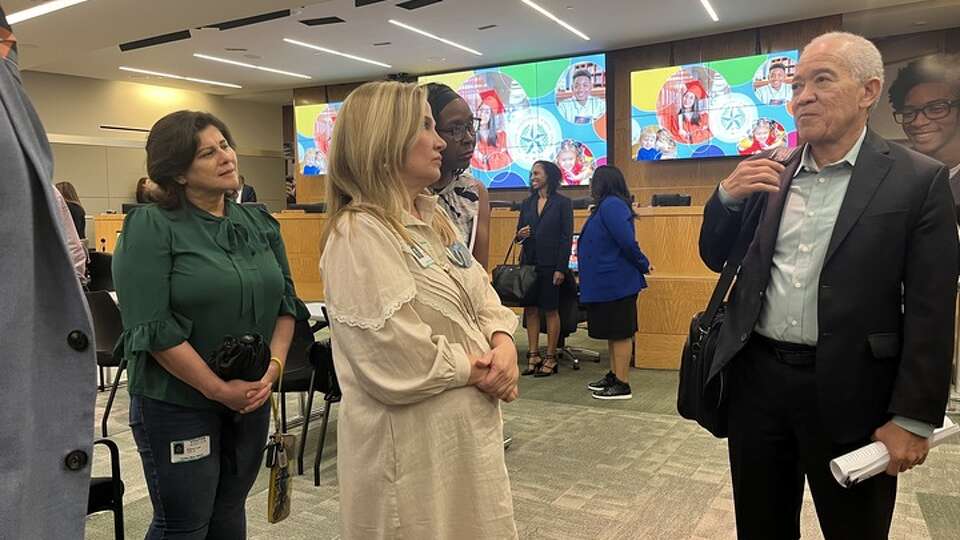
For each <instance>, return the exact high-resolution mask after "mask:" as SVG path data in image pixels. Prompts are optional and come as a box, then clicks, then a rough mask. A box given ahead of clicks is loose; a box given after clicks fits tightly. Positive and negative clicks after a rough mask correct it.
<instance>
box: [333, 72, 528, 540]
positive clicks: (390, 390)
mask: <svg viewBox="0 0 960 540" xmlns="http://www.w3.org/2000/svg"><path fill="white" fill-rule="evenodd" d="M333 132H334V136H333V140H332V143H333V144H332V146H331V149H330V173H329V175H328V176H327V181H328V185H327V189H328V192H327V193H328V197H327V204H328V205H329V216H330V222H329V225H328V226H327V228H326V231H325V234H324V237H323V238H322V239H321V245H322V246H324V248H323V257H322V258H321V259H320V271H321V274H322V278H323V286H324V292H325V298H326V303H327V308H328V309H329V314H330V329H331V335H332V336H333V337H332V342H333V361H334V363H335V364H336V368H337V375H338V376H339V379H340V386H341V388H342V389H343V402H342V403H341V405H340V407H339V411H338V414H339V421H338V423H337V430H338V433H337V472H338V479H339V485H340V528H341V538H343V539H344V540H360V539H363V540H365V539H368V538H451V539H460V538H464V539H466V538H517V529H516V525H515V524H514V521H513V501H512V496H511V493H510V481H509V478H508V476H507V468H506V465H505V463H504V456H503V438H502V437H503V422H502V419H501V415H500V400H504V401H512V400H513V399H515V398H516V397H517V386H516V384H517V379H518V377H519V374H518V370H517V349H516V345H514V343H513V338H512V333H513V331H514V329H515V328H516V326H517V317H516V315H514V314H513V312H512V311H510V310H509V309H507V308H505V307H503V306H502V305H501V304H500V299H499V298H498V297H497V294H496V292H494V290H493V287H491V286H490V282H489V278H488V277H487V272H486V271H485V270H484V269H483V268H481V267H480V265H479V264H477V263H476V261H475V260H474V259H473V257H471V256H470V253H469V252H467V251H466V248H465V247H464V246H463V243H462V242H461V241H460V239H459V235H458V234H457V232H456V229H455V228H454V227H455V226H454V224H453V223H452V222H451V221H450V219H449V218H448V217H447V215H446V212H444V211H443V209H442V207H441V206H439V205H438V203H437V197H436V195H433V194H431V193H430V192H429V187H430V186H431V185H434V184H436V182H437V181H438V180H439V179H440V174H441V167H442V165H441V162H442V153H443V150H444V148H445V147H446V145H445V143H444V142H443V139H441V138H440V136H439V135H438V134H437V132H436V131H435V130H434V122H433V115H432V113H431V110H430V105H429V104H428V102H427V90H425V89H423V88H421V87H418V86H416V85H414V84H403V83H399V82H393V81H390V82H386V81H384V82H372V83H367V84H364V85H363V86H360V87H359V88H357V89H356V90H354V91H353V92H352V93H351V94H350V95H349V96H348V97H347V99H346V101H344V103H343V107H342V108H341V109H340V115H339V117H338V118H337V123H336V124H335V125H334V128H333ZM343 141H346V142H345V143H344V142H343ZM397 516H400V518H399V519H398V517H397Z"/></svg>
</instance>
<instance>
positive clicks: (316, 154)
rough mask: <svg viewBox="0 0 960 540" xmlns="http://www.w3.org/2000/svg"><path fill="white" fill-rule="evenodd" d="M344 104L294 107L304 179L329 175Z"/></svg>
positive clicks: (301, 170)
mask: <svg viewBox="0 0 960 540" xmlns="http://www.w3.org/2000/svg"><path fill="white" fill-rule="evenodd" d="M340 105H341V103H321V104H318V105H300V106H298V107H294V110H293V116H294V122H295V123H296V124H297V168H298V169H299V170H300V174H302V175H304V176H317V175H321V174H327V156H328V155H329V153H330V137H332V136H333V124H334V122H336V121H337V112H338V111H339V110H340Z"/></svg>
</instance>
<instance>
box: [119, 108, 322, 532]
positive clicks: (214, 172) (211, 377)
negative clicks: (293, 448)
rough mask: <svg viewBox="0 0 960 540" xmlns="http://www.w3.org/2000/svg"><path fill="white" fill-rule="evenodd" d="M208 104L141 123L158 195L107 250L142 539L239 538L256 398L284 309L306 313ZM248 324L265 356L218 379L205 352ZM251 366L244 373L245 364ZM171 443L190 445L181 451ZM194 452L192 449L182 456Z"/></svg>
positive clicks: (284, 335) (273, 224) (266, 389)
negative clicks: (144, 494)
mask: <svg viewBox="0 0 960 540" xmlns="http://www.w3.org/2000/svg"><path fill="white" fill-rule="evenodd" d="M233 147H234V141H233V137H232V136H231V135H230V131H229V130H228V129H227V126H226V125H224V123H223V122H221V121H220V120H219V119H217V118H216V117H214V116H213V115H211V114H209V113H204V112H196V111H177V112H174V113H170V114H168V115H167V116H164V117H163V118H161V119H160V120H158V121H157V123H156V124H154V125H153V127H152V128H151V129H150V134H149V135H148V136H147V145H146V150H147V170H148V172H149V174H150V177H151V178H153V179H154V180H155V181H156V182H157V184H158V188H157V192H156V194H157V204H151V205H148V206H145V207H143V208H142V209H140V210H138V211H136V212H132V213H130V214H128V215H127V217H126V219H125V220H124V225H123V234H122V235H120V240H119V241H118V243H117V249H116V251H115V252H114V256H113V279H114V283H115V285H116V288H117V296H118V301H119V304H120V314H121V316H122V317H123V334H122V335H121V337H120V343H119V345H118V348H117V354H122V355H123V359H124V360H126V361H127V362H128V365H129V371H128V374H129V384H128V387H127V389H128V390H129V392H130V427H131V430H132V432H133V438H134V440H135V441H136V444H137V449H138V450H139V453H140V460H141V463H142V465H143V473H144V476H145V477H146V478H149V479H151V481H149V482H147V490H148V491H149V493H150V501H151V502H152V503H153V521H152V523H151V524H150V528H149V530H148V531H147V538H150V539H154V538H224V539H226V538H230V539H233V538H238V539H242V538H246V525H247V519H246V514H245V502H246V500H247V494H248V493H249V492H250V488H251V487H253V483H254V480H256V478H257V474H258V473H259V472H260V470H261V468H262V467H263V460H262V459H261V458H262V456H263V448H264V441H266V438H267V429H268V426H269V420H270V406H269V405H266V402H267V400H268V399H270V395H271V392H272V388H273V384H274V382H276V380H277V379H278V378H279V377H280V375H281V374H282V373H283V365H284V362H286V359H287V351H288V350H289V348H290V343H291V340H292V338H293V328H294V319H298V320H306V319H307V318H308V317H309V316H310V314H309V312H308V311H307V308H306V306H304V304H303V302H301V301H300V300H299V299H298V298H297V296H296V291H295V290H294V286H293V279H292V278H291V276H290V268H289V265H288V263H287V255H286V250H285V248H284V245H283V238H282V237H281V236H280V225H279V224H278V223H277V221H276V220H275V219H273V217H271V216H270V215H269V214H268V213H266V212H265V211H263V210H261V209H260V208H255V207H248V206H240V205H238V204H237V203H236V202H234V201H233V200H232V199H231V198H230V197H228V194H229V193H231V192H233V191H235V190H237V189H238V188H239V187H240V186H239V179H238V178H237V154H236V152H235V151H234V149H233ZM245 334H251V335H257V336H259V337H260V338H261V339H262V340H263V343H265V344H269V347H270V355H271V358H270V361H269V366H260V369H259V370H258V371H265V372H264V373H263V375H262V376H261V377H260V378H259V379H258V380H254V381H247V380H243V379H232V380H223V379H221V378H220V377H219V376H217V374H215V373H214V372H213V371H212V370H211V369H210V368H209V367H208V364H207V363H206V361H205V360H209V359H210V358H211V357H212V355H213V354H214V352H215V351H217V350H218V349H219V348H220V347H221V344H222V343H223V341H224V338H225V337H226V336H237V337H239V336H243V335H245ZM257 374H258V373H251V375H252V376H256V375H257ZM176 443H182V444H183V445H187V444H189V445H190V446H191V447H192V448H193V450H194V451H195V453H194V454H193V455H192V456H178V455H176V451H175V450H174V448H177V447H176V446H175V444H176ZM191 458H194V459H191Z"/></svg>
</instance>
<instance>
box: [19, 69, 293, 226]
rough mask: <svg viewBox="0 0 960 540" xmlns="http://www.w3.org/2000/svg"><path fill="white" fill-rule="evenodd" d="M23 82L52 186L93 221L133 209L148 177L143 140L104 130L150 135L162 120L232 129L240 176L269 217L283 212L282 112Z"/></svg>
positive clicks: (66, 82)
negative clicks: (45, 139)
mask: <svg viewBox="0 0 960 540" xmlns="http://www.w3.org/2000/svg"><path fill="white" fill-rule="evenodd" d="M23 82H24V87H25V88H26V90H27V93H28V94H29V96H30V99H31V100H32V101H33V105H34V107H35V108H36V109H37V113H38V114H39V115H40V120H41V121H42V122H43V125H44V127H45V128H46V130H47V134H48V136H49V138H50V140H51V146H52V148H53V157H54V181H55V182H59V181H64V180H66V181H70V182H72V183H73V184H74V186H76V188H77V191H78V192H79V194H80V199H81V202H82V203H83V206H84V209H85V210H86V212H87V216H88V223H87V230H88V231H92V230H93V223H92V216H94V215H96V214H100V213H102V212H105V211H107V210H113V211H119V210H120V205H121V204H122V203H125V202H133V200H134V189H135V187H136V182H137V179H138V178H140V177H141V176H146V154H145V153H144V151H143V143H144V141H145V140H146V135H145V134H143V135H141V134H138V133H129V134H128V133H122V132H117V131H104V130H101V129H100V128H99V126H100V125H101V124H108V125H120V126H127V127H135V128H145V129H149V128H150V127H151V126H152V125H153V123H154V122H156V121H157V120H158V119H160V118H161V117H162V116H163V115H165V114H167V113H170V112H173V111H176V110H180V109H192V110H203V111H208V112H211V113H213V114H214V115H216V116H217V117H219V118H220V119H221V120H223V121H224V122H225V123H226V124H227V126H229V127H230V131H231V132H232V134H233V136H234V138H235V139H236V141H237V146H238V147H239V148H238V152H239V154H240V158H239V166H240V172H241V173H242V174H243V176H244V177H245V178H246V179H247V183H248V184H250V185H251V186H253V187H254V189H256V190H257V195H258V198H259V200H260V201H261V202H265V203H266V204H267V205H268V207H269V208H270V210H271V211H276V212H278V211H280V210H282V209H283V207H284V201H285V199H286V195H285V193H284V183H283V173H284V169H283V159H282V157H281V148H282V137H281V135H282V127H281V107H280V106H279V105H268V104H262V103H253V102H249V101H240V100H230V99H225V98H223V97H220V96H213V95H209V94H204V93H201V92H191V91H187V90H179V89H175V88H166V87H160V86H152V85H146V84H136V83H129V82H118V81H102V80H97V79H88V78H83V77H72V76H67V75H54V74H49V73H39V72H33V71H25V72H23Z"/></svg>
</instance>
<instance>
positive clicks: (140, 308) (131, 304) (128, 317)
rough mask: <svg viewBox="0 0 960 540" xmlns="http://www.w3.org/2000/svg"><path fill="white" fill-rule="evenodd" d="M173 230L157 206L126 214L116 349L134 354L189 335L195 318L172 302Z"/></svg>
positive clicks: (116, 264) (118, 254) (116, 268)
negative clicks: (177, 309)
mask: <svg viewBox="0 0 960 540" xmlns="http://www.w3.org/2000/svg"><path fill="white" fill-rule="evenodd" d="M171 241H172V238H171V232H170V225H169V221H168V220H167V218H166V217H165V216H164V215H163V214H162V211H161V210H160V209H158V208H156V207H146V208H141V209H139V210H138V211H136V212H133V213H131V214H130V215H128V216H127V218H126V221H125V222H124V225H123V234H121V235H120V240H119V241H118V243H117V248H116V250H115V252H114V255H113V282H114V286H115V287H116V289H117V298H118V301H119V303H120V316H121V318H122V320H123V328H124V330H123V333H122V334H121V336H120V339H119V340H118V342H117V346H116V349H115V354H117V355H119V356H121V357H122V358H124V359H127V360H130V359H132V358H134V357H136V356H138V355H139V354H140V353H143V352H153V351H162V350H166V349H169V348H170V347H173V346H176V345H179V344H180V343H183V342H184V341H187V340H188V339H189V337H190V334H191V332H192V331H193V322H192V321H191V320H190V319H188V318H187V317H184V316H183V315H180V314H179V313H175V312H174V311H172V310H171V308H170V272H171V269H172V266H173V258H172V255H171Z"/></svg>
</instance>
